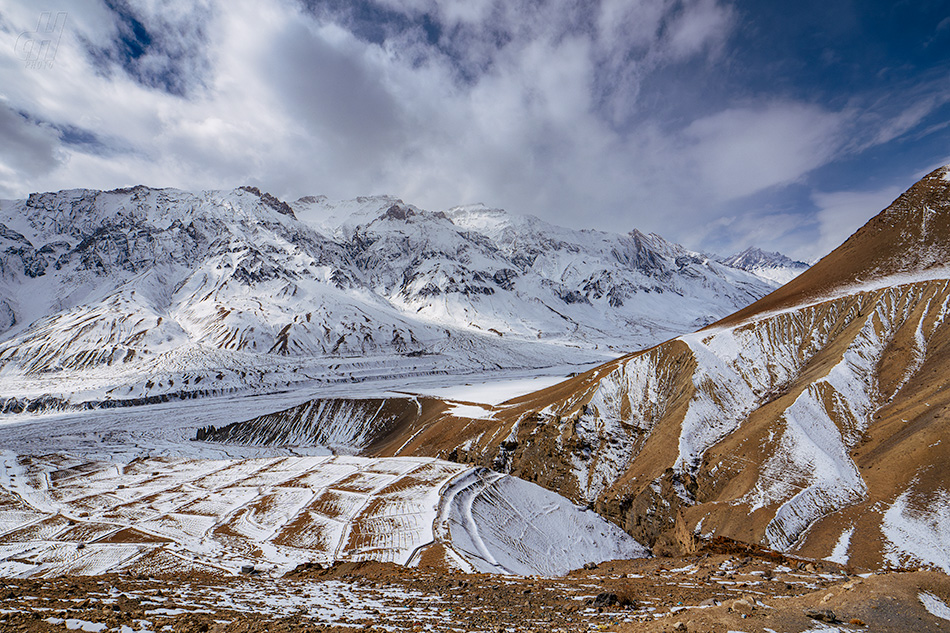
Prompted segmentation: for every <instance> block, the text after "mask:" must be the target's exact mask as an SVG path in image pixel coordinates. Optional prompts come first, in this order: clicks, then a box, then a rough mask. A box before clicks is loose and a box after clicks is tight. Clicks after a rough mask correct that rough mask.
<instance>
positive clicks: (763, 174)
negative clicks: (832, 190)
mask: <svg viewBox="0 0 950 633" xmlns="http://www.w3.org/2000/svg"><path fill="white" fill-rule="evenodd" d="M843 124H844V119H843V117H842V115H840V114H837V113H834V112H829V111H827V110H825V109H823V108H819V107H817V106H811V105H806V104H801V103H795V102H778V103H770V104H767V105H764V106H759V107H743V108H735V109H730V110H725V111H722V112H719V113H717V114H714V115H712V116H709V117H705V118H702V119H698V120H696V121H694V122H692V123H691V124H690V125H689V126H688V127H687V128H686V130H685V132H684V136H685V138H686V140H687V143H689V145H688V146H687V152H688V154H689V156H690V157H691V158H692V159H693V160H695V161H696V163H697V167H696V168H697V171H698V173H699V175H700V177H701V179H702V184H703V185H704V186H705V187H708V188H709V189H710V190H712V191H713V192H714V193H715V194H716V195H718V196H719V197H720V199H724V200H725V199H731V198H740V197H742V196H747V195H749V194H752V193H755V192H757V191H761V190H763V189H766V188H769V187H774V186H776V185H783V184H787V183H790V182H794V181H795V180H797V179H799V178H800V177H801V176H803V175H804V174H806V173H808V172H809V171H811V170H813V169H815V168H816V167H820V166H821V165H824V164H825V163H827V162H828V160H829V159H830V158H831V157H832V156H834V154H835V152H836V150H837V149H838V148H839V147H840V146H841V144H842V132H843Z"/></svg>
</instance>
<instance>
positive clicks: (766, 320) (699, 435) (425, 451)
mask: <svg viewBox="0 0 950 633" xmlns="http://www.w3.org/2000/svg"><path fill="white" fill-rule="evenodd" d="M948 174H950V170H948V169H947V168H944V169H941V170H938V171H936V172H934V173H933V174H930V175H929V176H928V177H927V178H925V179H924V180H922V181H921V182H920V183H918V184H917V185H915V186H914V187H912V188H911V189H910V190H909V191H908V193H906V194H904V195H903V196H901V197H900V198H899V199H898V200H897V201H896V202H895V203H894V204H893V205H891V206H890V207H889V208H888V209H886V210H885V211H884V212H882V213H881V214H880V215H879V216H877V217H875V218H874V219H873V220H871V221H870V222H869V223H868V225H866V226H865V227H864V228H862V229H861V230H859V231H858V232H857V233H856V234H855V235H854V236H852V237H851V238H850V239H849V240H848V241H847V242H846V243H845V244H844V245H842V246H841V247H840V248H838V249H837V250H835V251H834V252H833V253H831V254H830V255H829V256H828V257H827V258H825V259H823V260H822V261H821V262H819V263H818V264H816V265H815V266H814V267H813V268H812V269H810V270H808V271H806V272H805V273H803V274H802V275H801V276H799V277H798V278H797V279H796V280H795V281H794V282H793V283H792V284H789V286H786V287H783V288H782V289H780V290H779V291H777V292H775V293H773V294H772V295H770V296H769V297H766V298H765V299H763V300H761V301H760V302H758V303H757V304H755V305H753V306H751V307H750V308H748V309H745V310H743V311H740V312H739V313H737V314H736V315H732V316H730V317H727V318H726V319H723V320H722V321H720V322H719V323H716V324H714V325H711V326H709V327H707V328H705V329H702V330H699V331H697V332H695V333H693V334H689V335H685V336H681V337H678V338H675V339H672V340H670V341H667V342H665V343H662V344H660V345H658V346H656V347H653V348H651V349H648V350H645V351H642V352H638V353H636V354H632V355H629V356H625V357H622V358H620V359H617V360H615V361H612V362H610V363H607V364H605V365H602V366H600V367H598V368H596V369H593V370H591V371H589V372H587V373H585V374H582V375H579V376H577V377H575V378H572V379H570V380H568V381H565V382H563V383H560V384H558V385H555V386H553V387H549V388H548V389H545V390H542V391H538V392H535V393H532V394H529V395H526V396H523V397H521V398H518V399H515V400H511V401H509V402H506V403H502V404H500V405H497V406H487V405H486V406H484V407H483V408H482V409H480V410H479V411H481V412H480V413H478V414H477V415H475V414H473V413H472V411H473V409H466V410H465V413H464V414H460V413H459V410H458V409H450V408H447V409H446V410H445V411H444V412H441V413H439V414H437V415H434V416H431V417H428V418H424V419H423V418H420V419H417V420H416V421H415V422H413V423H410V424H408V425H406V426H404V427H403V428H401V429H400V430H399V431H398V432H395V433H393V434H391V436H390V438H389V441H388V442H382V441H378V442H377V443H376V444H375V445H374V447H373V448H372V449H370V450H369V452H372V453H374V454H383V455H391V454H399V455H405V454H416V455H438V456H441V457H448V458H450V459H454V460H457V461H462V462H470V463H478V464H481V465H485V466H490V467H492V468H494V469H496V470H501V471H505V472H510V473H512V474H516V475H518V476H519V477H522V478H524V479H527V480H529V481H534V482H537V483H539V484H541V485H543V486H545V487H547V488H550V489H553V490H557V491H559V492H561V493H562V494H564V495H566V496H567V497H569V498H571V499H572V500H574V501H575V502H578V503H581V504H585V505H589V506H590V507H593V508H595V509H596V510H597V511H598V512H600V513H602V514H604V515H605V516H608V517H609V518H611V519H612V520H613V521H615V522H617V523H618V524H620V525H621V526H622V527H624V529H625V530H627V531H628V532H629V533H630V534H632V535H634V537H635V538H637V539H638V540H640V541H642V542H648V543H650V544H652V545H653V546H654V547H655V548H657V549H659V550H684V549H685V550H689V549H690V548H692V547H694V546H695V544H696V542H698V541H699V540H700V539H703V538H710V537H712V536H727V537H730V538H735V539H739V540H743V541H747V542H754V543H760V544H763V545H766V546H768V547H771V548H774V549H778V550H781V551H785V552H794V553H798V554H802V555H805V556H810V557H816V558H825V557H829V558H832V559H834V560H837V561H839V562H851V563H853V564H856V565H859V566H868V567H881V566H886V565H916V564H920V563H926V564H930V565H934V566H937V567H940V568H942V569H944V570H946V571H950V556H948V554H947V551H948V549H947V547H946V545H947V544H948V543H950V527H948V526H950V522H948V521H946V520H945V519H946V518H950V517H948V515H947V500H948V499H950V476H948V475H947V471H946V469H945V468H944V465H945V464H946V463H947V460H948V458H950V444H948V443H947V437H948V436H947V431H948V427H947V416H948V415H950V395H948V394H950V389H947V384H948V378H947V376H950V323H948V315H950V268H948V267H947V263H948V262H950V258H948V255H950V234H948V231H950V229H948V228H947V227H950V176H948Z"/></svg>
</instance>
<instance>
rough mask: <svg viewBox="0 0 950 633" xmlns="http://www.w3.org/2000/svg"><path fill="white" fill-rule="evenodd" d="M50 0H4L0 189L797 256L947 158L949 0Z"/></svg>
mask: <svg viewBox="0 0 950 633" xmlns="http://www.w3.org/2000/svg"><path fill="white" fill-rule="evenodd" d="M43 10H46V11H50V12H51V14H52V16H53V18H54V21H55V16H56V15H57V14H58V13H59V12H65V14H66V16H65V19H66V21H65V24H64V26H63V28H62V30H61V37H59V31H57V30H56V28H55V26H54V27H53V28H51V29H50V32H51V33H52V35H50V34H49V33H47V34H44V35H42V36H41V35H38V34H36V33H35V31H36V30H37V22H38V21H40V17H41V16H40V10H39V9H37V8H36V5H35V3H33V2H25V1H24V2H17V1H15V0H6V1H5V2H4V3H3V4H2V5H0V197H6V198H10V197H23V196H25V195H27V194H28V193H30V192H31V191H38V190H56V189H63V188H71V187H90V188H113V187H118V186H126V185H131V184H138V183H142V184H148V185H152V186H174V187H180V188H185V189H210V188H230V187H234V186H239V185H242V184H253V185H257V186H259V187H261V188H263V189H265V190H268V191H270V192H272V193H274V194H275V195H278V196H280V197H283V198H286V199H295V198H296V197H299V196H302V195H308V194H326V195H329V196H331V197H337V198H343V197H355V196H358V195H369V194H375V193H390V194H395V195H398V196H400V197H401V198H403V199H404V200H406V201H407V202H411V203H413V204H416V205H419V206H421V207H423V208H428V209H433V210H436V209H441V208H446V207H450V206H453V205H456V204H467V203H473V202H482V203H484V204H486V205H489V206H494V207H503V208H506V209H508V210H509V211H512V212H515V213H530V214H534V215H537V216H539V217H542V218H545V219H547V220H550V221H552V222H555V223H559V224H564V225H567V226H572V227H576V228H599V229H605V230H610V231H618V232H623V231H628V230H631V229H633V228H638V229H640V230H644V231H655V232H658V233H660V234H661V235H663V236H664V237H667V238H668V239H672V240H675V241H679V242H681V243H683V244H685V245H687V246H689V247H691V248H695V249H701V250H706V251H710V252H718V253H723V254H725V253H729V252H733V251H736V250H739V249H742V248H744V247H746V246H748V245H752V244H755V245H758V246H761V247H764V248H768V249H774V250H781V251H783V252H786V253H788V254H790V255H792V256H794V257H798V258H802V259H812V258H816V257H819V256H821V255H823V254H824V253H826V252H828V251H829V250H831V249H832V248H833V247H835V246H836V245H837V244H838V243H840V242H841V241H842V240H843V239H844V238H846V237H847V236H848V235H849V234H850V233H851V232H852V231H854V230H855V229H856V228H858V227H859V226H860V225H861V224H863V223H864V222H865V221H866V220H867V219H868V218H870V217H871V216H873V215H874V214H876V213H877V212H878V211H879V210H880V209H882V208H883V207H885V206H886V205H887V204H888V203H889V202H890V201H891V200H892V199H893V198H895V197H896V196H897V195H898V194H900V192H901V191H903V190H904V189H906V188H907V187H908V186H910V185H911V184H912V183H913V182H914V181H915V180H916V179H918V178H919V177H920V176H922V175H923V174H924V173H926V172H927V171H929V170H931V169H933V168H935V167H937V166H939V165H942V164H945V163H948V162H950V126H948V124H950V0H946V1H930V0H916V1H913V2H893V1H892V2H876V1H870V0H868V1H864V2H858V1H854V2H851V1H848V0H824V1H817V0H802V1H801V2H797V3H795V4H794V5H788V4H787V3H775V2H768V1H765V0H736V1H733V2H730V1H728V0H601V1H600V2H592V1H584V2H576V1H569V0H523V1H519V0H507V1H495V0H464V1H459V0H444V1H441V2H436V1H435V0H300V1H290V0H285V1H281V0H278V1H274V2H269V3H263V2H255V1H251V0H232V1H227V0H199V1H198V2H176V1H174V0H142V1H141V2H131V1H127V0H107V1H102V0H73V1H71V2H61V5H59V6H58V5H57V4H56V2H55V1H54V2H51V3H50V4H48V5H44V8H43ZM41 30H44V31H45V30H46V27H45V26H43V28H42V29H41ZM54 36H55V37H56V38H57V40H58V46H57V47H56V48H55V55H51V54H49V53H47V52H46V49H43V50H40V49H39V48H38V47H36V48H34V49H32V50H30V49H29V48H28V44H29V43H30V42H33V43H34V44H37V43H38V42H40V41H42V40H43V39H52V38H53V37H54ZM38 55H45V56H44V57H43V58H42V59H39V60H38ZM37 61H40V62H42V63H36V62H37Z"/></svg>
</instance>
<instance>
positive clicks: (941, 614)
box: [917, 591, 950, 621]
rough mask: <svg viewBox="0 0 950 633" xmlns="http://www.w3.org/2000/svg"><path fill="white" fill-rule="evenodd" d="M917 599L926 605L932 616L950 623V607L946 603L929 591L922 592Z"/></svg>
mask: <svg viewBox="0 0 950 633" xmlns="http://www.w3.org/2000/svg"><path fill="white" fill-rule="evenodd" d="M917 599H918V600H920V603H921V604H922V605H924V608H925V609H927V611H928V612H929V613H930V615H933V616H936V617H938V618H941V619H943V620H948V621H950V607H948V606H947V603H946V602H944V601H943V600H941V599H940V598H938V597H937V596H935V595H933V594H932V593H930V592H929V591H921V592H920V593H919V594H917Z"/></svg>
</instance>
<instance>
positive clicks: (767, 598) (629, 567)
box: [0, 553, 950, 633]
mask: <svg viewBox="0 0 950 633" xmlns="http://www.w3.org/2000/svg"><path fill="white" fill-rule="evenodd" d="M799 566H800V567H801V568H799ZM922 595H926V596H929V597H927V598H921V596H922ZM922 600H928V601H930V604H931V609H932V610H933V609H934V606H933V605H934V604H937V607H936V610H937V611H939V605H941V604H942V605H944V607H945V606H946V605H947V604H950V578H948V577H947V576H946V575H944V574H941V573H938V572H930V571H915V572H890V573H883V574H864V575H853V574H850V573H849V570H846V569H843V568H841V567H840V566H837V565H833V564H829V563H807V564H806V563H804V562H796V561H793V560H784V561H782V560H771V559H767V558H765V559H763V558H757V557H752V556H735V555H730V554H721V553H718V554H717V553H707V554H705V555H700V556H694V557H688V558H656V559H650V560H637V561H615V562H611V563H605V564H601V565H599V566H597V568H595V569H586V570H578V571H575V572H572V573H571V574H569V575H567V576H565V577H561V578H534V577H532V578H513V577H505V576H494V575H487V574H457V573H446V572H445V571H444V570H441V569H437V568H427V569H407V568H403V567H399V566H396V565H391V564H382V563H343V564H339V565H335V566H333V567H330V568H327V569H324V568H321V567H320V566H319V565H310V566H302V567H301V568H298V569H297V570H295V571H294V572H292V573H290V574H287V575H286V576H285V577H283V578H271V577H266V576H251V577H248V576H244V577H214V576H197V575H185V576H176V577H164V578H158V577H156V578H148V577H141V576H138V577H132V576H123V575H109V576H92V577H58V578H46V579H26V580H24V579H5V580H2V581H0V631H24V632H30V633H32V632H35V631H66V630H70V629H71V630H76V629H82V630H86V631H103V632H105V631H110V632H111V631H116V632H122V633H133V632H136V631H169V632H171V633H208V632H212V633H255V632H258V631H260V632H262V633H263V632H264V631H269V632H278V633H281V632H290V631H294V632H309V631H313V632H316V631H324V632H340V631H354V630H361V631H382V630H388V631H393V630H396V631H422V630H428V631H450V630H451V631H459V630H462V631H488V632H491V633H497V632H499V631H512V632H515V631H579V630H589V629H594V630H604V631H625V632H631V633H633V632H641V631H643V632H659V631H663V632H670V631H677V632H682V631H694V632H698V631H703V632H722V633H725V632H727V631H747V632H752V631H766V630H772V631H776V632H789V633H799V632H801V631H809V630H825V631H828V630H839V631H906V630H914V631H923V632H927V631H935V632H936V631H945V630H948V629H950V620H945V619H942V618H940V617H937V616H936V615H934V614H932V613H931V612H930V611H928V609H927V608H926V606H925V604H924V602H922ZM934 600H936V601H937V602H934ZM947 611H948V613H950V609H948V610H947ZM944 615H947V614H944ZM821 627H826V628H824V629H822V628H821ZM828 627H834V628H828Z"/></svg>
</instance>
